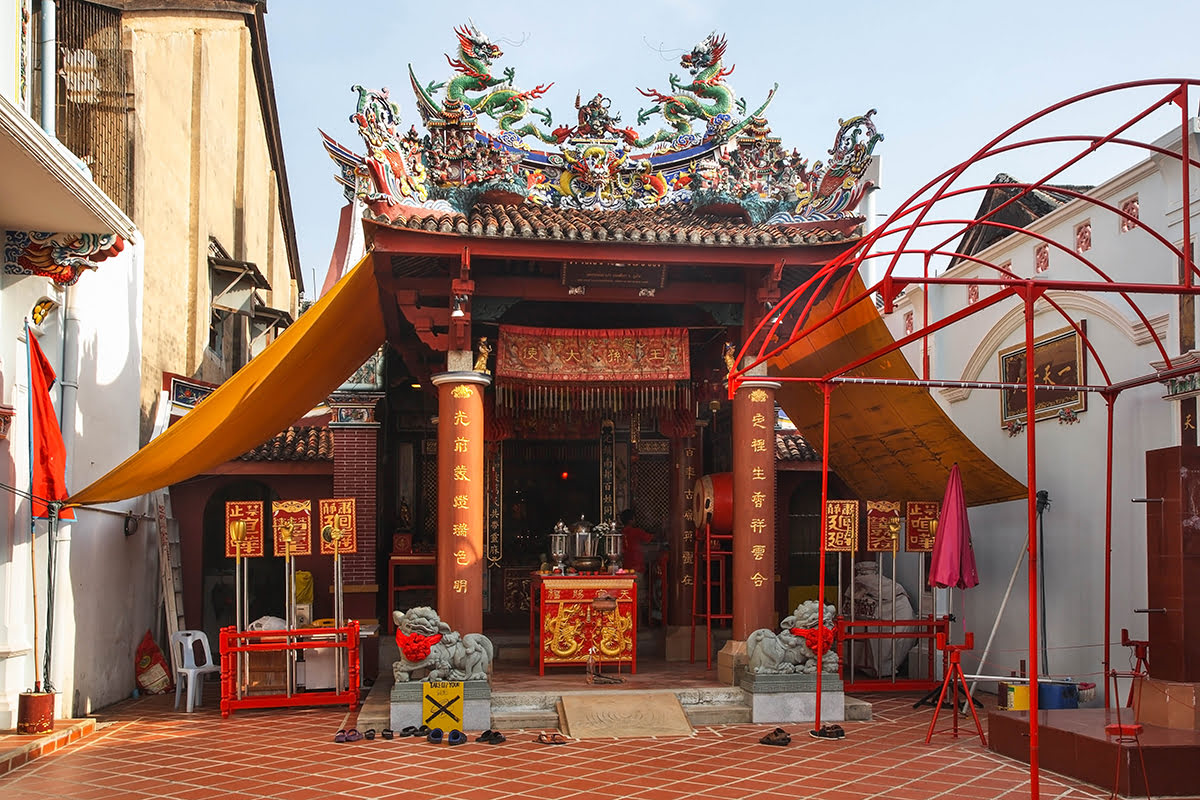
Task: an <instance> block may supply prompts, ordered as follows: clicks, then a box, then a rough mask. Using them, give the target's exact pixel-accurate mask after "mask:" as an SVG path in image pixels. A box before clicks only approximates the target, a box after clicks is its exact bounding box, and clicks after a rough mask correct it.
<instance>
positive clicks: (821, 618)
mask: <svg viewBox="0 0 1200 800" xmlns="http://www.w3.org/2000/svg"><path fill="white" fill-rule="evenodd" d="M821 392H822V393H823V394H824V395H825V415H824V422H823V423H822V436H821V563H820V566H819V567H818V570H819V572H818V575H817V708H816V712H815V714H814V715H813V732H814V733H815V732H817V731H820V730H821V675H822V673H824V671H825V670H824V668H823V667H824V664H823V663H822V658H821V656H822V655H823V653H822V652H821V650H822V649H823V648H822V647H821V645H822V644H823V643H824V639H823V631H822V629H823V628H824V627H825V537H826V536H827V535H828V527H829V515H828V514H827V513H825V507H826V505H827V504H828V503H829V396H830V394H832V393H833V385H832V384H830V383H825V382H822V383H821ZM850 562H851V564H853V563H854V557H853V556H851V558H850ZM850 585H851V587H853V585H854V583H853V580H851V584H850ZM850 608H851V609H853V608H854V592H853V589H851V592H850ZM851 641H852V642H853V640H851ZM850 668H851V670H853V669H854V664H853V662H851V666H850ZM851 677H852V678H853V672H851Z"/></svg>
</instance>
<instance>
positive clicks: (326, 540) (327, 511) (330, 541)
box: [317, 497, 358, 556]
mask: <svg viewBox="0 0 1200 800" xmlns="http://www.w3.org/2000/svg"><path fill="white" fill-rule="evenodd" d="M317 502H318V508H317V514H318V516H319V517H320V521H321V555H323V556H331V555H333V554H334V547H335V544H334V542H335V540H336V542H337V544H336V548H337V552H338V553H354V552H357V551H358V529H357V527H356V526H355V518H354V498H353V497H349V498H345V499H341V500H319V501H317Z"/></svg>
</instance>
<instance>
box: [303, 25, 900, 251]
mask: <svg viewBox="0 0 1200 800" xmlns="http://www.w3.org/2000/svg"><path fill="white" fill-rule="evenodd" d="M456 33H457V35H458V45H459V47H458V52H457V57H455V58H451V57H449V56H447V59H448V60H449V62H450V64H451V66H453V67H454V69H455V71H456V73H457V74H456V75H455V76H454V77H453V78H451V79H450V80H449V81H448V82H446V83H430V84H428V85H424V86H423V85H422V84H421V83H420V82H419V81H418V80H417V79H416V76H415V73H414V72H413V70H412V68H411V67H410V68H409V77H410V79H411V81H412V85H413V89H414V91H415V92H416V99H417V106H418V109H419V111H420V115H421V119H422V121H423V122H424V124H425V127H426V128H427V130H428V134H427V135H425V136H423V137H422V136H420V135H419V134H418V133H417V131H416V130H415V129H414V130H411V131H410V132H409V133H408V134H407V135H404V136H400V135H399V134H398V131H399V114H398V111H397V109H396V106H395V104H393V103H392V102H391V101H390V100H389V99H388V94H387V90H383V91H381V92H370V91H367V90H364V89H362V88H361V87H354V90H355V91H356V92H358V94H359V102H358V109H357V111H356V113H355V114H354V116H353V117H352V119H353V120H354V121H355V122H356V123H357V124H358V126H359V133H360V134H361V135H362V137H363V141H364V142H365V143H366V145H367V153H366V155H365V156H357V155H356V154H354V153H353V152H351V151H350V150H348V149H347V148H345V147H343V146H341V145H339V144H338V143H337V142H335V141H334V140H333V139H331V138H330V137H328V136H325V137H324V138H325V147H326V149H327V150H328V151H329V154H330V156H331V157H333V159H334V161H335V162H337V164H338V166H339V167H340V169H341V176H340V177H339V178H338V180H339V182H340V183H342V184H343V186H345V187H346V192H347V196H348V197H349V198H351V199H357V200H359V201H361V202H364V203H365V204H366V206H367V209H366V211H365V213H366V214H368V215H369V216H370V217H372V218H373V219H375V220H376V221H378V222H382V223H384V224H391V223H392V222H394V221H396V220H399V219H401V218H403V219H406V220H412V219H418V218H419V219H421V220H423V222H422V223H421V224H422V225H425V224H427V223H426V222H424V220H427V219H428V218H429V217H430V216H441V217H443V219H442V220H441V221H439V223H438V224H439V226H440V227H445V226H446V225H449V226H450V228H453V229H460V232H461V231H462V230H466V228H461V224H468V228H469V227H470V224H469V223H460V222H457V221H453V222H452V221H449V220H448V219H445V217H447V216H449V215H454V214H463V215H470V214H471V213H472V210H473V209H474V208H475V207H476V205H478V204H480V203H484V204H488V205H491V206H506V207H509V208H515V207H518V206H521V205H524V204H530V205H536V206H542V207H544V208H551V209H564V210H575V211H587V212H593V211H636V210H638V209H655V208H666V207H670V206H674V207H676V208H679V207H680V206H684V205H685V204H690V205H691V208H692V210H693V211H694V212H696V213H699V214H701V215H706V216H733V217H741V218H743V219H744V220H745V221H746V222H747V223H749V224H752V225H758V224H761V223H771V224H774V225H778V226H785V227H794V228H800V229H802V230H803V229H806V228H808V227H812V225H813V224H814V223H821V227H824V228H827V229H830V230H837V231H839V232H841V233H842V234H848V233H850V231H851V230H852V229H853V228H854V227H855V226H856V225H857V224H858V223H859V222H860V221H861V220H859V218H858V217H855V216H854V208H855V206H856V205H857V203H858V201H859V200H860V199H861V197H862V195H863V193H864V191H865V189H866V187H865V186H864V185H863V184H862V183H861V180H860V179H861V177H862V175H863V174H864V172H865V170H866V168H867V166H868V165H869V164H870V163H871V152H872V150H873V149H874V147H875V144H876V143H877V142H878V141H879V140H880V139H881V138H882V137H881V136H879V134H878V133H877V132H876V130H875V126H874V123H873V122H872V120H871V115H872V114H873V113H874V112H873V111H872V112H870V113H868V114H866V115H864V116H861V117H853V118H851V119H850V120H849V121H846V122H841V123H840V124H841V126H842V127H841V130H839V132H838V135H837V137H836V139H835V143H834V147H833V149H832V150H831V151H830V154H831V156H832V157H831V158H830V159H829V161H828V163H827V164H823V163H822V162H817V164H816V165H814V166H813V167H812V169H809V166H808V162H807V161H806V160H805V159H803V158H801V157H800V155H799V154H798V153H796V152H795V151H792V152H790V153H789V152H788V151H785V150H784V149H783V148H782V147H781V146H780V143H779V140H778V139H774V138H771V137H770V136H769V133H770V129H769V128H768V127H767V123H766V120H765V119H764V118H763V117H762V111H763V109H764V108H766V106H767V104H768V103H770V102H771V99H772V98H773V97H774V93H775V89H774V88H772V89H771V91H770V92H769V93H768V95H767V98H766V101H765V102H764V103H763V104H762V105H761V106H759V108H758V109H757V110H756V111H755V112H754V113H753V114H751V115H750V116H748V117H746V118H744V119H741V120H738V119H735V118H734V117H733V116H732V113H733V111H734V110H735V109H736V110H738V111H741V110H743V109H744V108H745V103H744V101H738V100H735V96H734V93H733V90H732V89H731V88H730V87H729V85H728V84H726V83H725V78H726V77H727V76H728V75H729V74H730V73H731V72H732V71H733V68H732V67H729V68H726V67H725V66H724V65H723V58H724V55H725V49H726V42H725V38H724V37H722V36H718V35H716V34H712V35H710V36H708V37H707V38H706V39H705V40H704V41H703V42H702V43H701V44H699V45H697V46H696V47H695V48H694V49H693V50H692V51H691V52H689V53H687V54H685V55H684V56H683V57H682V59H681V61H680V63H681V64H682V65H683V66H684V67H685V68H686V69H687V70H688V73H689V75H690V78H689V79H688V81H686V82H685V81H682V80H680V79H679V78H678V77H677V76H675V75H672V76H671V78H670V84H671V88H672V92H674V93H673V94H666V93H663V92H658V91H652V90H643V91H642V94H644V95H646V96H648V97H652V98H654V99H655V101H656V104H655V105H654V106H652V107H650V108H649V109H645V110H642V111H641V112H640V113H639V115H638V121H639V123H644V122H645V121H646V120H647V119H649V118H650V116H652V115H654V114H659V115H661V116H662V117H663V118H664V119H665V120H666V121H667V122H668V123H669V124H670V126H671V128H670V129H663V130H659V131H657V132H654V133H651V134H647V135H645V136H642V135H640V134H639V133H638V131H637V130H635V129H634V128H632V127H629V126H622V124H621V117H620V115H619V114H616V113H614V111H613V109H612V102H611V101H610V100H609V99H608V98H607V97H606V96H605V95H604V94H602V93H599V92H598V93H596V94H595V95H594V96H593V97H592V99H591V100H588V101H587V102H581V95H580V94H578V93H577V94H576V97H575V109H576V115H577V119H578V122H577V124H575V125H572V126H569V125H565V124H564V125H559V126H558V127H556V128H554V130H553V132H552V133H546V132H545V131H544V130H542V129H541V128H539V127H538V126H537V125H535V124H534V123H533V122H530V121H528V120H527V119H526V118H527V117H528V116H529V115H530V114H535V115H537V116H538V117H540V118H541V119H542V121H544V122H545V123H546V124H547V125H549V124H550V119H551V116H550V113H549V111H542V110H539V109H534V108H532V107H531V105H530V101H531V100H533V99H535V98H537V97H540V96H541V95H542V94H543V93H544V92H545V91H546V90H547V89H548V88H550V85H551V84H545V85H540V86H538V87H537V88H536V89H534V90H533V91H530V92H522V91H520V90H518V89H515V88H513V86H512V79H513V76H514V72H513V70H512V68H508V69H506V70H505V71H504V77H503V78H500V77H496V76H493V75H492V65H493V63H494V61H495V60H496V59H497V58H499V57H500V56H501V55H502V53H501V51H500V48H499V47H497V46H496V45H494V44H492V43H491V42H490V41H489V40H488V39H487V37H486V36H484V35H483V34H482V33H481V32H480V31H479V30H477V29H476V28H475V27H474V26H473V25H467V26H465V27H460V28H458V29H456ZM442 90H444V94H441V95H440V96H441V99H440V100H439V99H437V98H438V96H439V93H441V92H442ZM488 117H490V118H492V119H494V120H496V122H497V123H498V126H499V131H498V132H496V133H489V132H488V131H486V130H483V129H481V127H480V124H481V121H482V120H485V119H486V118H488ZM523 121H524V124H522V122H523ZM693 121H700V122H703V123H704V125H705V130H704V131H703V132H702V133H693V132H692V128H691V126H692V122H693ZM323 135H324V134H323ZM731 140H732V141H733V142H735V146H734V147H732V148H731V147H730V142H731ZM536 141H542V142H546V143H548V144H551V143H552V144H554V145H556V146H557V147H556V149H554V150H550V149H547V150H537V149H533V148H532V147H530V146H529V144H528V142H533V143H535V144H536ZM646 147H650V148H652V152H637V151H638V150H639V148H646ZM413 209H420V211H419V212H417V213H414V212H413ZM443 223H444V224H443ZM831 223H832V224H831Z"/></svg>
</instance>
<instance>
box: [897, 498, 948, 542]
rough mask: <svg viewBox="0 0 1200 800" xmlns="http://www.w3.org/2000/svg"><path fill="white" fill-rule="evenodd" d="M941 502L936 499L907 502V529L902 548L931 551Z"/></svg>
mask: <svg viewBox="0 0 1200 800" xmlns="http://www.w3.org/2000/svg"><path fill="white" fill-rule="evenodd" d="M941 510H942V504H941V503H939V502H937V501H936V500H927V501H920V502H916V501H914V502H911V503H909V504H908V514H907V517H908V530H907V531H906V532H905V536H904V549H905V550H907V551H908V552H910V553H932V552H933V535H934V531H935V529H936V525H935V524H934V523H936V522H937V518H938V514H940V513H941Z"/></svg>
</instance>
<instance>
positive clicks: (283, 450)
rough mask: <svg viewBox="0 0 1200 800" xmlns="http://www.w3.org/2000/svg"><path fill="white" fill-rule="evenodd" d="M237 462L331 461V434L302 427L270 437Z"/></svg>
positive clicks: (320, 429)
mask: <svg viewBox="0 0 1200 800" xmlns="http://www.w3.org/2000/svg"><path fill="white" fill-rule="evenodd" d="M237 460H238V461H333V434H332V433H331V432H330V430H329V428H326V427H321V426H315V425H304V426H299V427H295V426H293V427H291V428H288V429H287V430H286V431H284V432H283V433H279V434H276V435H275V436H272V437H271V438H270V439H268V440H267V441H265V442H263V443H262V444H260V445H259V446H258V447H256V448H254V449H253V450H251V451H249V452H247V453H243V454H242V455H240V456H238V457H237Z"/></svg>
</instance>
